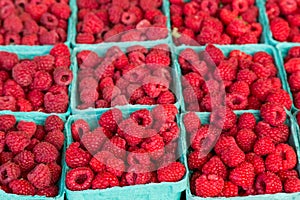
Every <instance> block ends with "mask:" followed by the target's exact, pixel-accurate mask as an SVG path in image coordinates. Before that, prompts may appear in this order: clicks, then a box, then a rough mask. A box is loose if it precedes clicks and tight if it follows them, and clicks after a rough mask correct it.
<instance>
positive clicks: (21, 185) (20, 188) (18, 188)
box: [9, 179, 35, 196]
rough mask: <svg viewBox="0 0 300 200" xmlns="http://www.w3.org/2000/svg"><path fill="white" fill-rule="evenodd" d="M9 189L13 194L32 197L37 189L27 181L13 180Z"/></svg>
mask: <svg viewBox="0 0 300 200" xmlns="http://www.w3.org/2000/svg"><path fill="white" fill-rule="evenodd" d="M9 188H10V189H11V190H12V193H13V194H17V195H31V196H33V195H34V194H35V188H34V187H33V185H31V184H30V183H29V182H28V181H27V180H23V179H21V180H13V181H11V182H10V183H9Z"/></svg>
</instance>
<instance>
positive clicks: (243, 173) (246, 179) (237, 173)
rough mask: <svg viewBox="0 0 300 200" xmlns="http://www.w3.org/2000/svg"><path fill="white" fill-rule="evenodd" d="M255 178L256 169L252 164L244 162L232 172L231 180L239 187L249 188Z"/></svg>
mask: <svg viewBox="0 0 300 200" xmlns="http://www.w3.org/2000/svg"><path fill="white" fill-rule="evenodd" d="M254 178H255V173H254V167H253V165H251V164H250V163H247V162H243V163H242V164H240V165H239V166H238V167H236V168H235V169H233V170H232V171H231V172H230V175H229V180H230V181H231V182H232V183H234V184H236V185H237V186H240V187H243V188H245V189H246V188H249V187H251V186H252V185H253V183H254Z"/></svg>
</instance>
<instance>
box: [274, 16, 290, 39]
mask: <svg viewBox="0 0 300 200" xmlns="http://www.w3.org/2000/svg"><path fill="white" fill-rule="evenodd" d="M270 29H271V32H272V34H273V37H274V39H275V40H278V41H280V42H284V41H286V40H287V39H288V36H289V32H290V27H289V24H288V22H287V21H285V20H284V19H282V18H279V17H277V18H274V19H273V20H271V23H270Z"/></svg>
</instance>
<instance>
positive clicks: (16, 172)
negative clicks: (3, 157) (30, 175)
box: [0, 161, 21, 185]
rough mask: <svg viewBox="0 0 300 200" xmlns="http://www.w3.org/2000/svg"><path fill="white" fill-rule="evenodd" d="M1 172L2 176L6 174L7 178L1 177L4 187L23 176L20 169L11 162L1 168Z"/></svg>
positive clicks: (0, 180)
mask: <svg viewBox="0 0 300 200" xmlns="http://www.w3.org/2000/svg"><path fill="white" fill-rule="evenodd" d="M0 172H1V174H5V176H1V177H0V182H1V183H2V184H3V185H7V184H8V183H10V182H11V181H13V180H15V179H18V178H19V177H20V175H21V170H20V167H19V166H18V165H16V164H15V163H13V162H10V161H9V162H6V163H5V164H2V165H1V166H0Z"/></svg>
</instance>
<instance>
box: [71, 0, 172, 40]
mask: <svg viewBox="0 0 300 200" xmlns="http://www.w3.org/2000/svg"><path fill="white" fill-rule="evenodd" d="M162 2H163V1H162V0H155V1H149V0H133V1H132V0H77V6H78V9H79V11H78V24H77V36H76V42H77V43H79V44H95V43H101V42H127V41H145V40H159V39H164V38H166V37H167V36H168V29H167V17H166V16H165V15H164V14H163V13H162V11H161V7H162Z"/></svg>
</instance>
